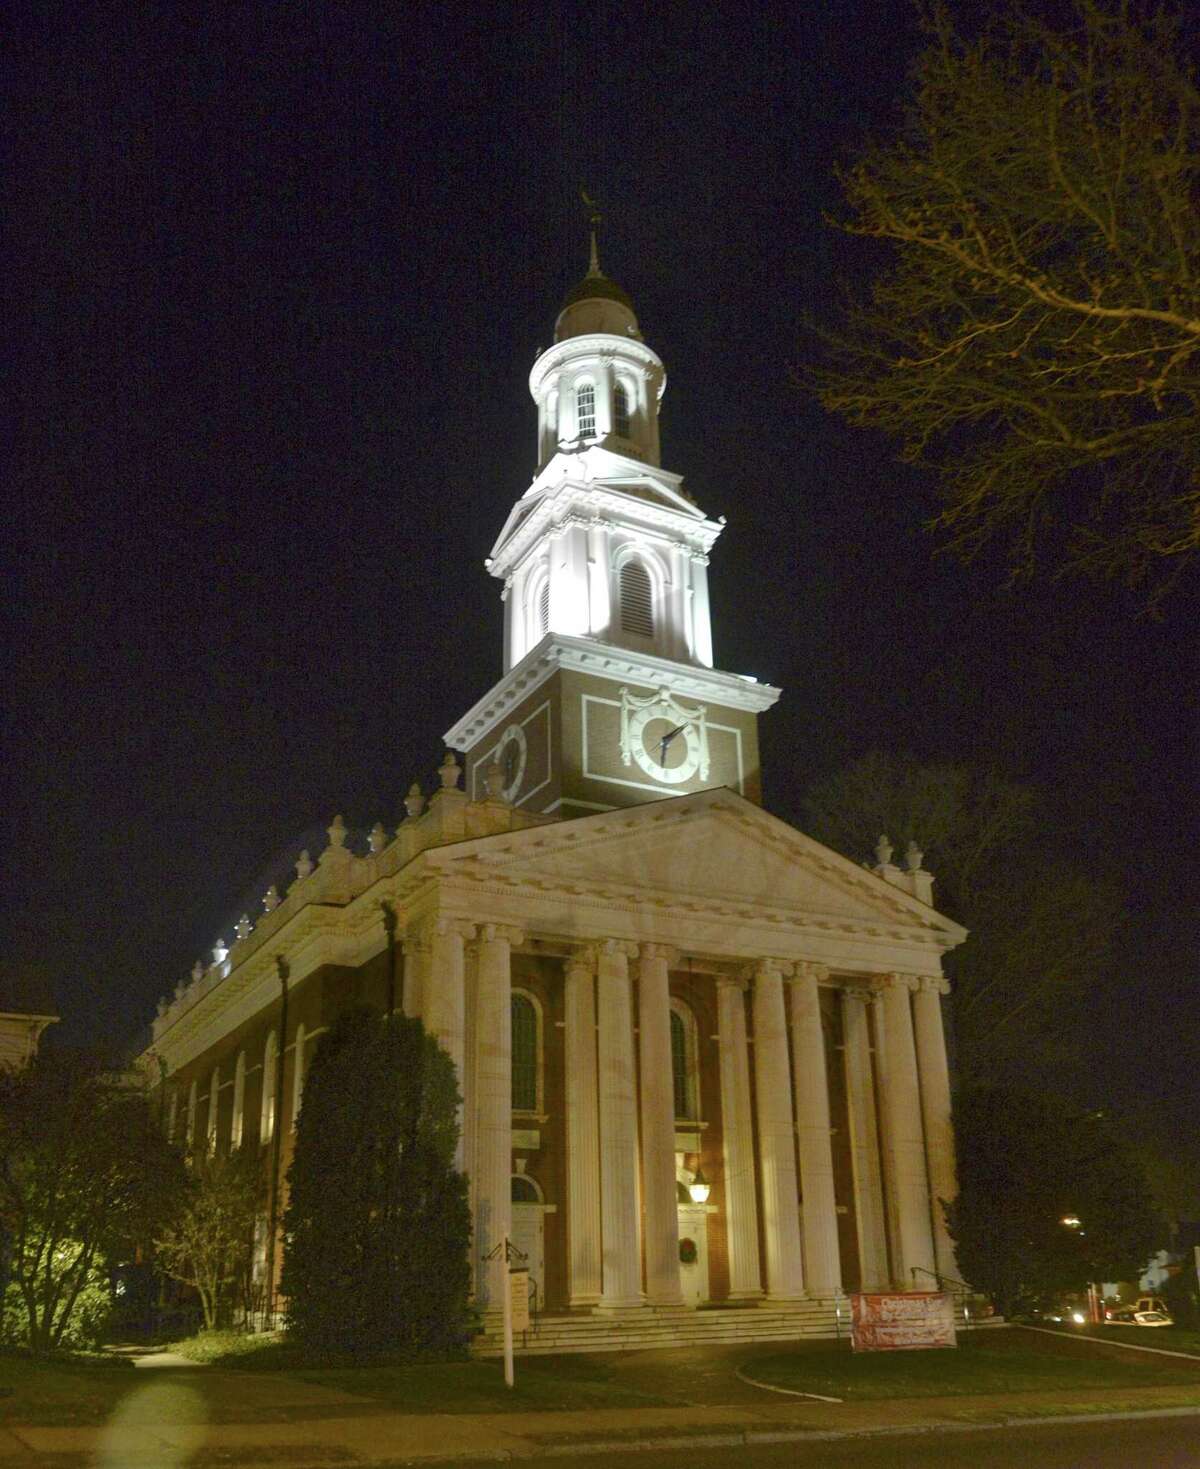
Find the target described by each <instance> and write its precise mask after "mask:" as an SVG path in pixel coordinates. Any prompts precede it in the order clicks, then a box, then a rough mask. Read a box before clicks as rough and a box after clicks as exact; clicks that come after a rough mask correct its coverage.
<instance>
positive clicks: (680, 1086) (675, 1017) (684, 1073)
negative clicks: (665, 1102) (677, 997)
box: [671, 1001, 700, 1122]
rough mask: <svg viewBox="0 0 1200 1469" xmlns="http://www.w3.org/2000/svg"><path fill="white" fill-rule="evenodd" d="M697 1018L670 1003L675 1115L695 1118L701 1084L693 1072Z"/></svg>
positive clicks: (690, 1118) (690, 1119) (689, 1118)
mask: <svg viewBox="0 0 1200 1469" xmlns="http://www.w3.org/2000/svg"><path fill="white" fill-rule="evenodd" d="M696 1067H697V1057H696V1022H695V1020H694V1019H693V1018H692V1014H691V1011H690V1010H685V1009H684V1008H683V1006H682V1005H679V1004H676V1003H675V1002H674V1001H673V1002H672V1004H671V1082H672V1091H673V1094H674V1097H675V1116H676V1117H677V1118H681V1119H686V1120H687V1121H689V1122H694V1121H695V1120H696V1119H697V1118H698V1117H699V1116H700V1088H699V1084H698V1078H697V1075H696Z"/></svg>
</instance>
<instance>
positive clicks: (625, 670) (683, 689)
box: [443, 633, 780, 750]
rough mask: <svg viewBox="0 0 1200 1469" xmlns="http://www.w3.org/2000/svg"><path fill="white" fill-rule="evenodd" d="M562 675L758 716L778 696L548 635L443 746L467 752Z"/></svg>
mask: <svg viewBox="0 0 1200 1469" xmlns="http://www.w3.org/2000/svg"><path fill="white" fill-rule="evenodd" d="M562 669H566V670H569V671H570V672H572V673H587V674H591V675H592V676H593V677H596V678H603V679H606V680H607V681H609V682H610V683H614V684H622V683H632V684H638V685H640V686H641V687H643V688H649V689H657V688H662V687H664V686H665V687H668V688H670V689H671V691H672V692H673V693H675V694H679V695H681V696H683V697H684V698H687V699H698V700H700V701H701V702H702V703H708V704H720V705H721V706H723V707H724V708H726V709H736V710H738V711H739V712H745V713H748V714H761V713H763V712H764V711H765V710H767V709H770V708H771V706H772V705H773V704H774V703H775V702H776V701H777V700H778V698H779V695H780V690H779V689H777V688H774V687H772V685H770V684H760V683H759V682H758V681H757V680H755V679H753V678H746V677H743V676H741V675H740V674H736V673H722V672H720V671H719V670H717V669H713V668H704V667H701V666H699V665H696V666H692V665H689V664H686V663H677V662H675V661H674V660H672V659H670V658H660V657H658V656H657V655H656V654H652V653H637V652H633V651H631V650H630V649H628V648H618V647H614V646H613V645H612V644H609V643H601V642H597V641H596V640H595V639H593V638H575V637H568V636H567V635H566V634H565V633H550V634H549V635H548V636H547V637H545V638H543V639H542V641H541V642H540V643H539V644H538V646H537V647H536V648H533V649H531V650H530V651H529V652H528V653H527V654H526V655H525V657H524V658H522V659H521V661H520V662H519V663H518V664H517V665H516V667H515V668H513V669H511V670H510V671H509V672H508V673H506V674H505V676H504V677H503V678H502V679H501V680H500V682H499V683H497V684H496V685H494V687H493V688H492V689H491V690H490V691H489V692H488V693H487V694H485V695H484V697H483V698H482V699H480V700H479V702H478V703H477V704H475V705H474V707H473V708H471V709H469V710H468V711H467V713H466V714H464V715H463V717H462V718H461V719H460V720H459V721H458V723H457V724H455V725H453V726H452V727H451V728H450V729H449V730H447V732H446V734H445V735H444V737H443V738H444V739H445V742H446V744H448V745H449V746H450V748H451V749H453V750H469V749H470V748H471V747H472V746H473V745H475V744H477V743H478V742H479V740H480V739H481V738H483V737H484V736H485V735H487V734H488V733H489V732H490V731H491V730H492V729H494V728H495V726H496V725H497V724H499V723H500V721H501V720H502V719H505V718H507V716H508V711H509V710H510V709H511V708H512V707H513V705H514V704H517V703H520V702H522V701H524V700H525V699H527V698H528V697H529V695H530V694H532V693H533V692H534V691H535V690H537V689H539V688H540V687H541V686H542V684H543V683H545V681H546V680H547V679H548V678H551V677H552V676H553V675H554V674H555V673H558V672H559V671H560V670H562Z"/></svg>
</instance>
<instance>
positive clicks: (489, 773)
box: [483, 760, 504, 801]
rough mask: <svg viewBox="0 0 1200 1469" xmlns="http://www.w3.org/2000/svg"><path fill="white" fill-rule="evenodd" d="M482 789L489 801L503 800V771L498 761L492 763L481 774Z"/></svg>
mask: <svg viewBox="0 0 1200 1469" xmlns="http://www.w3.org/2000/svg"><path fill="white" fill-rule="evenodd" d="M483 788H484V790H485V791H486V792H487V798H488V800H489V801H503V799H504V770H503V768H502V767H501V765H500V764H499V762H498V761H496V760H493V761H492V763H491V764H490V765H489V766H488V768H487V769H486V770H485V771H484V773H483Z"/></svg>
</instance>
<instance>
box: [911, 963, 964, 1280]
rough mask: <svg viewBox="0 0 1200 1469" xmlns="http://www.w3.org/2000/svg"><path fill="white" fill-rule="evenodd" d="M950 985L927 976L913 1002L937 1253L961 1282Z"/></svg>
mask: <svg viewBox="0 0 1200 1469" xmlns="http://www.w3.org/2000/svg"><path fill="white" fill-rule="evenodd" d="M949 990H950V986H949V984H948V982H947V981H946V980H945V979H943V978H942V977H941V975H927V976H925V978H923V979H922V980H921V983H920V988H919V989H918V990H917V993H916V995H915V996H914V997H913V1020H914V1023H915V1029H916V1040H917V1070H918V1073H919V1075H920V1080H921V1114H922V1117H923V1119H924V1122H925V1156H926V1159H927V1161H928V1164H929V1191H930V1202H931V1207H932V1213H933V1251H934V1254H935V1256H936V1257H937V1268H938V1274H939V1275H949V1276H951V1277H952V1278H954V1279H957V1278H958V1261H957V1260H956V1259H955V1258H954V1242H953V1241H952V1240H951V1238H950V1231H949V1229H947V1227H946V1212H945V1210H944V1209H943V1207H942V1200H943V1199H944V1200H945V1201H946V1203H951V1202H952V1201H953V1200H954V1198H955V1197H956V1195H957V1194H958V1176H957V1173H956V1171H955V1167H954V1128H953V1126H952V1124H951V1121H950V1068H949V1066H948V1064H947V1062H946V1033H945V1030H944V1029H943V1026H942V996H943V995H944V994H948V993H949Z"/></svg>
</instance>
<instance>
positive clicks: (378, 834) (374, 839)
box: [367, 821, 387, 853]
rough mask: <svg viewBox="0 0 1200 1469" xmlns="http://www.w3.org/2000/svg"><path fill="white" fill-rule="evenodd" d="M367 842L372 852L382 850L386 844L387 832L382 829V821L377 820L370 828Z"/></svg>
mask: <svg viewBox="0 0 1200 1469" xmlns="http://www.w3.org/2000/svg"><path fill="white" fill-rule="evenodd" d="M367 844H368V845H369V846H370V848H371V851H372V852H373V853H374V852H382V851H383V849H384V847H386V846H387V832H386V831H384V829H383V823H382V822H380V821H377V822H376V823H375V825H374V826H373V827H372V828H371V834H370V836H368V838H367Z"/></svg>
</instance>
